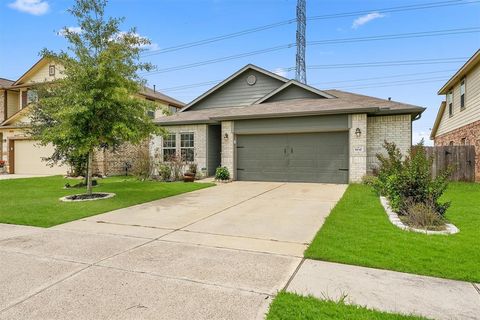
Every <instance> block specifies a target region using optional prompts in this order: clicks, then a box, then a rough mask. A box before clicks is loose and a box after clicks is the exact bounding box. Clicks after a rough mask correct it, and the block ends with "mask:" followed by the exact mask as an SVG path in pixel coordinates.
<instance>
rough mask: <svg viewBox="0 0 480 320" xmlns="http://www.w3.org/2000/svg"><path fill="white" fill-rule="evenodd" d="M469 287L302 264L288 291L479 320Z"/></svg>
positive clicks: (479, 308)
mask: <svg viewBox="0 0 480 320" xmlns="http://www.w3.org/2000/svg"><path fill="white" fill-rule="evenodd" d="M477 290H478V287H475V285H474V284H472V283H468V282H462V281H454V280H446V279H440V278H434V277H427V276H419V275H414V274H407V273H401V272H395V271H388V270H380V269H372V268H365V267H358V266H351V265H345V264H338V263H331V262H324V261H314V260H305V261H304V262H303V263H302V266H301V267H300V269H299V270H298V272H297V273H296V275H295V277H294V278H293V280H292V281H291V283H290V284H289V285H288V288H287V291H290V292H295V293H298V294H301V295H313V296H315V297H318V298H320V299H325V298H326V297H327V298H329V299H333V300H338V299H339V298H340V297H342V296H345V295H346V296H347V298H346V300H347V302H348V303H354V304H358V305H362V306H367V307H369V308H373V309H377V310H382V311H388V312H397V313H403V314H415V315H422V316H426V317H428V318H432V319H439V320H451V319H455V320H460V319H465V320H467V319H468V320H478V319H480V291H477Z"/></svg>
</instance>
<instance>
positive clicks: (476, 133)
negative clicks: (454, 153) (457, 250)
mask: <svg viewBox="0 0 480 320" xmlns="http://www.w3.org/2000/svg"><path fill="white" fill-rule="evenodd" d="M462 139H465V144H467V145H473V146H475V180H476V181H480V121H475V122H472V123H470V124H467V125H465V126H463V127H460V128H458V129H455V130H452V131H450V132H448V133H445V134H442V135H440V136H437V137H435V145H436V146H448V145H450V142H453V145H455V146H460V145H462V144H463V143H462Z"/></svg>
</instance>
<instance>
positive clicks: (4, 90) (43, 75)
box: [0, 58, 184, 175]
mask: <svg viewBox="0 0 480 320" xmlns="http://www.w3.org/2000/svg"><path fill="white" fill-rule="evenodd" d="M62 69H63V68H62V66H59V65H56V64H55V63H52V62H50V61H48V60H47V59H44V58H43V59H40V60H39V61H38V62H37V63H36V64H35V65H33V66H32V67H31V68H30V69H29V70H28V71H27V72H25V73H24V74H23V75H22V76H21V77H20V78H19V79H18V80H15V81H14V80H8V79H1V78H0V160H4V161H6V167H7V172H8V173H12V174H13V173H17V174H33V175H34V174H39V175H41V174H42V175H43V174H44V175H50V174H66V173H67V171H69V169H70V168H68V167H66V166H61V165H57V166H49V165H48V164H47V163H46V162H45V161H43V158H46V157H50V156H51V155H52V154H53V150H54V149H53V146H51V145H47V146H40V145H39V144H38V143H37V141H35V140H32V139H31V138H30V137H29V136H28V132H27V131H28V127H29V122H30V121H29V110H30V106H31V104H32V103H33V102H35V101H37V94H36V92H35V85H36V84H38V83H44V82H52V81H55V80H56V79H58V78H59V77H62ZM138 95H139V97H141V98H144V99H147V100H151V101H153V102H155V103H157V104H158V105H159V107H160V108H159V109H158V111H157V112H156V113H153V112H152V118H154V117H158V116H159V115H160V114H161V113H162V112H163V110H165V109H168V110H169V111H170V112H171V113H175V112H176V111H177V109H180V108H181V107H183V106H184V104H183V103H182V102H180V101H178V100H176V99H173V98H171V97H169V96H166V95H164V94H161V93H160V92H157V91H155V90H153V89H150V88H144V90H142V91H141V92H139V93H138ZM145 148H148V147H147V145H145ZM137 152H138V147H134V146H131V145H124V146H123V147H121V148H120V149H119V150H116V151H115V152H111V151H99V152H97V153H96V157H95V168H94V171H95V173H97V174H101V175H105V174H106V175H114V174H122V173H123V172H124V168H125V163H127V162H128V163H130V164H131V165H134V162H135V159H136V158H137V154H136V153H137Z"/></svg>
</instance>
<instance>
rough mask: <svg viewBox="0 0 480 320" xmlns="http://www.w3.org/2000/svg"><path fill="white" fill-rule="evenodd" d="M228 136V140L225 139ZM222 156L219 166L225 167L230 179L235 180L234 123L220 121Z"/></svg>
mask: <svg viewBox="0 0 480 320" xmlns="http://www.w3.org/2000/svg"><path fill="white" fill-rule="evenodd" d="M226 135H228V138H225V137H226ZM221 139H222V152H221V153H222V155H221V165H222V167H227V168H228V171H229V172H230V178H232V179H236V172H235V134H234V122H233V121H222V135H221Z"/></svg>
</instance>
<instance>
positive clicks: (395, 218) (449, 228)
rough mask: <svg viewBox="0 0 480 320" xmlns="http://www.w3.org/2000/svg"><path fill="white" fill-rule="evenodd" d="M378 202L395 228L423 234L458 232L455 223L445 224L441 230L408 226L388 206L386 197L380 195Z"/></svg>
mask: <svg viewBox="0 0 480 320" xmlns="http://www.w3.org/2000/svg"><path fill="white" fill-rule="evenodd" d="M380 203H381V204H382V206H383V209H384V210H385V212H386V213H387V216H388V220H390V222H391V223H392V224H393V225H394V226H396V227H397V228H400V229H402V230H407V231H413V232H419V233H425V234H444V235H448V234H455V233H458V232H460V230H459V229H458V228H457V227H456V226H455V225H453V224H451V223H447V224H445V230H441V231H435V230H426V229H425V230H424V229H417V228H412V227H409V226H407V225H406V224H404V223H403V222H402V220H400V217H399V216H398V214H397V213H396V212H395V211H393V210H392V207H390V202H389V201H388V199H387V198H385V197H380Z"/></svg>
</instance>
